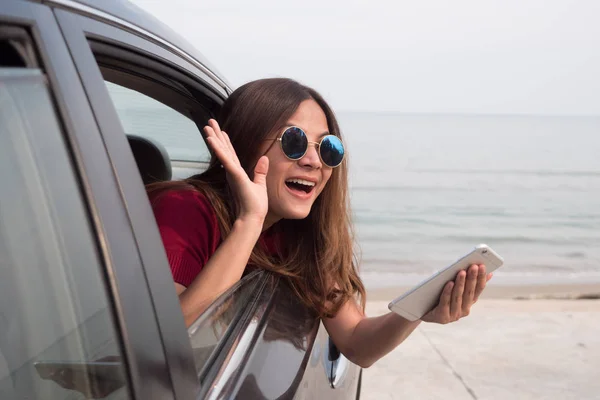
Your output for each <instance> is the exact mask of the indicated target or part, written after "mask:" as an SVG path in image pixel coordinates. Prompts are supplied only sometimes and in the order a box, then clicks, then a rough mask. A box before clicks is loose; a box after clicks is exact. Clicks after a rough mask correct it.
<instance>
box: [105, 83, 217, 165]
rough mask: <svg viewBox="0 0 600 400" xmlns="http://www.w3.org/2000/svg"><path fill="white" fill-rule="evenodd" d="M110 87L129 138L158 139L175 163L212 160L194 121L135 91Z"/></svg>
mask: <svg viewBox="0 0 600 400" xmlns="http://www.w3.org/2000/svg"><path fill="white" fill-rule="evenodd" d="M106 87H107V88H108V93H109V94H110V97H111V99H112V101H113V103H114V105H115V108H116V110H117V114H118V115H119V119H120V120H121V124H122V125H123V130H124V131H125V133H126V134H128V135H137V136H142V137H147V138H151V139H154V140H155V141H157V142H159V143H160V144H162V145H163V146H164V147H165V149H166V150H167V153H168V154H169V157H170V159H171V160H177V161H200V162H208V161H209V160H210V153H209V152H208V148H207V147H206V144H205V143H204V139H203V138H202V134H201V133H200V130H199V128H198V126H197V125H196V123H195V122H194V121H192V120H191V119H189V118H188V117H186V116H184V115H183V114H180V113H179V112H177V111H176V110H174V109H172V108H170V107H168V106H167V105H165V104H163V103H161V102H159V101H157V100H155V99H153V98H152V97H150V96H147V95H145V94H143V93H140V92H138V91H135V90H133V89H129V88H127V87H124V86H121V85H117V84H115V83H112V82H109V81H106ZM164 90H167V89H164Z"/></svg>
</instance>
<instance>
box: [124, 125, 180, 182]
mask: <svg viewBox="0 0 600 400" xmlns="http://www.w3.org/2000/svg"><path fill="white" fill-rule="evenodd" d="M127 140H129V146H130V147H131V151H132V152H133V156H134V157H135V162H136V163H137V166H138V169H139V171H140V175H141V176H142V180H143V181H144V185H147V184H149V183H153V182H161V181H170V180H171V176H172V171H171V160H170V158H169V154H168V153H167V150H166V149H165V148H164V147H163V146H162V145H161V144H160V143H158V142H157V141H156V140H153V139H150V138H147V137H142V136H137V135H127Z"/></svg>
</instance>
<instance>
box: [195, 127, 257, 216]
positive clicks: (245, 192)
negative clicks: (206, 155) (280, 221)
mask: <svg viewBox="0 0 600 400" xmlns="http://www.w3.org/2000/svg"><path fill="white" fill-rule="evenodd" d="M204 132H205V134H206V141H207V143H208V144H209V146H210V147H211V149H212V150H213V151H214V152H215V155H216V156H217V158H218V159H219V161H221V164H223V168H225V171H226V172H227V182H228V183H229V186H230V187H231V189H232V191H233V193H234V196H235V197H236V202H237V205H238V215H237V218H238V219H240V220H250V221H255V222H260V224H261V225H262V223H263V221H264V219H265V217H266V215H267V211H268V209H269V200H268V197H267V183H266V177H267V172H268V170H269V159H268V158H267V157H265V156H263V157H261V158H260V159H259V160H258V162H257V163H256V167H254V180H250V178H249V177H248V174H247V173H246V171H244V168H242V166H241V164H240V160H239V159H238V157H237V154H236V153H235V150H234V149H233V146H232V145H231V141H230V140H229V136H228V135H227V133H225V131H222V130H221V128H220V127H219V124H218V123H217V121H215V120H214V119H210V120H209V121H208V125H207V126H205V127H204Z"/></svg>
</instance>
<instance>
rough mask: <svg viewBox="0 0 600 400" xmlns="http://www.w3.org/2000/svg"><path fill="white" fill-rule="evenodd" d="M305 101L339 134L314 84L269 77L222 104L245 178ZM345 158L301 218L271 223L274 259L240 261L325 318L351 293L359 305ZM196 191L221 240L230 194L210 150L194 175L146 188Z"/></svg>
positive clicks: (228, 222)
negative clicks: (276, 248)
mask: <svg viewBox="0 0 600 400" xmlns="http://www.w3.org/2000/svg"><path fill="white" fill-rule="evenodd" d="M309 99H312V100H314V101H315V102H317V104H319V106H320V107H321V109H322V110H323V112H324V113H325V116H326V118H327V125H328V128H329V133H330V134H332V135H336V136H338V137H340V138H341V136H342V135H341V132H340V128H339V125H338V122H337V120H336V118H335V115H334V113H333V111H332V110H331V108H330V107H329V105H328V104H327V103H326V102H325V100H324V99H323V97H322V96H321V95H320V94H319V93H317V92H316V91H315V90H314V89H311V88H309V87H306V86H304V85H301V84H300V83H298V82H296V81H293V80H291V79H285V78H271V79H261V80H257V81H253V82H249V83H247V84H245V85H243V86H241V87H239V88H238V89H237V90H235V91H234V92H233V93H232V94H231V96H229V98H228V99H227V100H226V101H225V103H224V104H223V107H222V108H221V111H220V114H219V118H218V122H219V124H220V126H221V128H222V129H223V130H224V131H225V132H227V134H228V135H229V138H230V140H231V143H232V145H233V147H234V149H235V151H236V153H237V156H238V158H239V160H240V163H241V165H242V166H243V167H244V169H245V170H246V172H247V173H248V175H249V176H250V177H251V178H252V176H253V169H254V166H255V163H256V161H257V160H258V158H259V157H260V156H261V155H262V154H259V151H260V147H261V144H262V143H263V141H264V139H268V138H270V137H271V136H272V135H273V134H275V132H277V131H279V130H280V129H282V128H283V127H284V126H285V124H286V123H287V121H288V119H289V118H290V117H291V116H292V115H293V114H294V113H295V112H296V110H297V109H298V106H299V105H300V103H302V102H303V101H305V100H309ZM347 160H348V157H345V159H344V161H343V162H342V164H341V165H340V166H339V167H337V168H335V169H333V171H332V174H331V177H330V179H329V181H328V182H327V184H326V185H325V188H324V189H323V191H322V192H321V194H320V195H319V197H318V198H317V200H316V201H315V203H314V204H313V206H312V208H311V211H310V214H309V215H308V217H307V218H305V219H302V220H281V221H279V222H278V223H277V224H276V226H275V227H274V228H276V229H278V230H279V231H280V232H281V235H282V237H283V240H282V243H281V247H282V248H281V249H280V252H279V256H278V257H272V256H270V255H268V254H267V253H266V252H265V251H264V250H263V249H262V247H261V246H255V247H254V250H253V251H252V254H251V256H250V260H249V262H248V264H249V265H250V266H254V267H260V268H264V269H267V270H270V271H273V272H274V273H277V274H279V275H281V276H282V277H283V278H284V279H286V280H287V281H288V283H289V285H290V287H291V288H292V290H293V291H294V292H295V293H296V295H297V296H298V297H299V298H300V300H301V301H302V302H303V303H304V304H306V305H307V306H308V307H310V308H311V309H312V310H314V311H315V312H316V313H317V314H318V315H319V316H320V317H333V316H335V314H336V313H337V312H338V310H339V309H340V307H341V306H342V305H343V304H344V303H345V302H346V301H347V300H348V299H350V298H352V297H354V296H355V295H359V296H360V302H361V305H362V307H363V309H364V304H365V289H364V286H363V284H362V281H361V279H360V277H359V274H358V269H357V265H358V262H357V259H356V257H355V252H354V229H353V225H352V221H351V215H350V203H349V197H348V164H347V163H348V161H347ZM190 186H192V187H193V188H194V189H196V190H199V191H200V192H202V193H203V194H204V195H205V196H206V197H207V198H208V200H209V201H210V203H211V204H212V206H213V208H214V209H215V213H216V215H217V219H218V221H219V228H220V230H221V237H222V238H223V239H224V238H226V237H227V235H228V234H229V232H230V231H231V227H232V225H233V222H234V221H235V217H236V216H235V204H233V201H234V198H233V196H232V193H231V192H230V189H229V187H228V185H227V181H226V176H225V170H224V169H223V168H221V165H220V162H219V160H218V159H217V158H216V157H215V156H214V155H213V157H212V159H211V161H210V164H209V167H208V169H207V170H206V171H205V172H203V173H202V174H199V175H195V176H192V177H191V178H188V179H185V180H184V181H180V182H161V183H156V184H152V185H149V186H148V187H147V190H148V193H149V195H151V198H156V196H155V194H156V193H157V192H162V191H164V190H167V189H183V188H185V187H187V188H190Z"/></svg>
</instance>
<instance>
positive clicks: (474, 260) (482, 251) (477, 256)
mask: <svg viewBox="0 0 600 400" xmlns="http://www.w3.org/2000/svg"><path fill="white" fill-rule="evenodd" d="M503 263H504V260H503V259H502V257H500V256H499V255H498V254H497V253H496V252H495V251H494V250H492V249H491V248H490V247H489V246H487V245H485V244H480V245H479V246H476V247H475V249H473V251H471V252H470V253H469V254H467V255H466V256H464V257H462V258H460V259H459V260H457V261H456V262H455V263H454V264H452V265H450V266H448V267H446V268H444V269H441V270H440V271H438V272H436V273H435V274H433V275H432V276H430V277H429V278H427V279H425V280H424V281H423V282H421V283H419V284H418V285H417V286H415V287H414V288H412V289H411V290H409V291H408V292H406V293H404V294H403V295H401V296H400V297H398V298H396V299H394V300H393V301H392V302H391V303H390V304H389V306H388V308H389V309H390V310H391V311H393V312H395V313H397V314H399V315H400V316H402V317H404V318H406V319H407V320H409V321H416V320H418V319H419V318H421V317H422V316H423V315H425V314H427V313H428V312H429V311H431V310H432V309H433V308H434V307H435V306H436V305H437V304H438V302H439V299H440V295H441V294H442V290H443V289H444V286H445V285H446V283H447V282H448V281H452V280H454V279H455V278H456V274H458V272H460V271H462V270H466V269H467V268H469V267H470V266H471V265H473V264H485V270H486V271H487V272H488V273H489V272H492V271H494V270H496V269H498V268H500V266H501V265H502V264H503Z"/></svg>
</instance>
